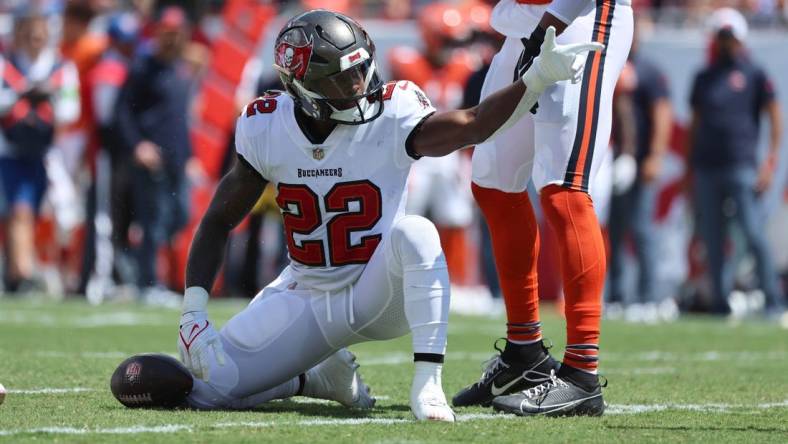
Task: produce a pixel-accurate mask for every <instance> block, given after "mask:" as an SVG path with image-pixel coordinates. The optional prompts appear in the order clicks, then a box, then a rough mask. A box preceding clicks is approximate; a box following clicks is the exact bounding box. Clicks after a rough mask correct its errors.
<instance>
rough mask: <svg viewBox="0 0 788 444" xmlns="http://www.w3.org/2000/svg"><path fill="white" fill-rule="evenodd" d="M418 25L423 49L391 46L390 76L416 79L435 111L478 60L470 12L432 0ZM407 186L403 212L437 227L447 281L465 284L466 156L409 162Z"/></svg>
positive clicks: (450, 105) (452, 105)
mask: <svg viewBox="0 0 788 444" xmlns="http://www.w3.org/2000/svg"><path fill="white" fill-rule="evenodd" d="M418 25H419V30H420V32H421V37H422V41H423V42H424V50H423V51H422V52H419V51H417V50H416V49H413V48H411V47H406V46H399V47H395V48H393V49H392V50H391V52H390V53H389V65H390V67H391V76H392V78H395V79H409V80H410V81H412V82H413V83H415V84H416V85H418V86H419V87H420V88H421V89H422V90H424V92H425V93H426V94H427V97H429V98H430V100H431V101H432V103H433V105H434V106H435V108H436V109H437V110H438V111H449V110H454V109H457V108H459V107H460V105H461V104H462V94H463V90H464V87H465V83H466V82H467V80H468V77H469V76H470V75H471V74H472V73H473V72H474V71H475V70H477V69H478V68H479V66H480V60H479V58H478V57H477V56H476V55H475V54H473V53H472V52H470V51H468V50H467V49H466V48H465V46H466V45H467V44H468V43H470V40H471V37H472V35H473V26H472V22H471V20H470V17H469V16H468V14H466V10H463V9H462V8H461V7H460V6H455V5H453V4H450V3H444V2H437V3H432V4H429V5H427V6H426V7H424V8H423V9H422V10H421V11H420V12H419V14H418ZM408 189H409V198H408V206H407V211H408V213H410V214H419V215H422V216H426V217H427V218H429V219H430V220H431V221H432V222H433V223H435V226H436V227H437V228H438V233H439V234H440V238H441V245H442V246H443V251H444V253H445V254H446V262H447V263H448V265H449V277H450V278H451V282H452V284H453V285H467V284H469V282H468V257H469V245H468V239H467V235H468V233H467V230H468V228H469V227H470V226H471V223H472V221H473V197H472V196H471V194H470V192H469V190H470V162H469V159H468V156H467V155H466V154H464V153H461V152H456V153H452V154H449V155H448V156H445V157H438V158H431V159H424V160H423V161H421V162H418V163H416V164H414V166H413V169H412V171H411V175H410V179H409V181H408Z"/></svg>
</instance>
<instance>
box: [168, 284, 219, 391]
mask: <svg viewBox="0 0 788 444" xmlns="http://www.w3.org/2000/svg"><path fill="white" fill-rule="evenodd" d="M207 305H208V292H207V291H205V289H204V288H200V287H189V288H187V289H186V292H185V293H184V296H183V311H182V313H181V324H180V331H179V332H178V352H180V355H181V361H183V365H185V366H186V368H188V369H189V371H191V372H192V374H193V375H194V376H195V377H196V378H199V379H202V380H204V381H207V380H208V379H209V377H210V367H211V356H210V355H211V354H213V355H214V358H215V361H216V363H217V364H218V365H220V366H223V365H224V349H223V348H222V340H221V338H220V337H219V333H217V332H216V329H214V328H213V325H212V324H211V323H210V321H208V313H207V312H206V311H205V309H206V306H207Z"/></svg>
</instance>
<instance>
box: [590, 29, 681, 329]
mask: <svg viewBox="0 0 788 444" xmlns="http://www.w3.org/2000/svg"><path fill="white" fill-rule="evenodd" d="M616 89H617V97H616V99H614V100H615V104H614V106H615V105H619V104H620V106H617V107H616V108H617V109H616V111H617V112H616V113H615V115H616V116H622V117H621V118H619V119H616V120H615V123H614V126H619V131H627V130H629V131H633V132H634V137H633V139H634V140H633V142H634V146H631V147H630V146H628V145H629V143H628V142H625V143H624V146H625V149H624V150H623V151H622V153H621V154H619V158H618V159H617V162H618V163H619V164H620V162H622V161H626V162H630V163H633V164H635V166H636V176H635V178H634V183H632V184H631V185H630V186H628V187H625V188H624V189H619V190H616V192H615V193H614V194H613V198H612V202H611V206H610V217H609V218H608V233H609V239H610V271H609V273H610V275H609V281H608V284H609V285H608V288H609V289H610V298H609V300H608V303H609V305H608V306H607V307H606V308H605V312H606V313H610V312H614V311H621V307H622V306H625V307H627V310H626V315H627V319H628V320H631V321H648V322H653V321H656V320H658V318H659V316H660V313H663V314H664V320H670V318H671V317H672V316H673V314H675V313H676V310H677V309H676V306H675V302H674V301H673V299H672V298H668V299H665V300H662V298H661V297H660V296H659V295H658V294H656V290H657V289H658V285H657V279H656V278H657V276H656V272H657V248H658V242H659V240H658V239H657V232H656V230H655V229H654V223H655V215H656V204H657V197H658V193H659V188H658V185H657V179H658V178H659V176H660V173H661V171H662V162H663V156H664V154H665V152H666V150H667V147H668V144H669V142H670V133H671V130H672V123H673V121H672V119H673V116H672V111H671V105H670V92H669V90H668V84H667V79H666V78H665V75H664V74H663V73H662V72H661V70H660V69H659V68H658V67H657V66H656V65H655V64H654V63H652V62H651V61H650V60H648V59H646V58H645V57H643V56H642V55H640V54H639V53H638V52H637V39H636V38H635V39H634V40H633V44H632V49H631V50H630V52H629V60H628V61H627V64H626V66H625V67H624V70H623V71H622V74H621V78H619V81H618V85H617V87H616ZM622 101H628V102H629V104H627V105H624V104H622V103H621V102H622ZM614 119H615V117H614ZM622 125H624V126H626V125H629V126H633V127H632V128H631V129H625V128H620V126H622ZM622 156H624V157H623V158H622ZM628 234H631V235H632V241H633V244H634V247H635V255H636V258H637V265H638V280H637V287H636V291H635V295H636V296H635V297H634V298H632V297H629V295H628V294H627V293H628V292H627V291H626V289H625V288H624V281H623V270H624V261H625V259H626V258H627V254H626V252H625V250H626V238H627V235H628ZM661 303H664V306H665V307H664V308H663V310H662V311H660V310H659V306H658V305H659V304H661ZM671 303H672V306H671ZM616 304H617V306H618V310H616Z"/></svg>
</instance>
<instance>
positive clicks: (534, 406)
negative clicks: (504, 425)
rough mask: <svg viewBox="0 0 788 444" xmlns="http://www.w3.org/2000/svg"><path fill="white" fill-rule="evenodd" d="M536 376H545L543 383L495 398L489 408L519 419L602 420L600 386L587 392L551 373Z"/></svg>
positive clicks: (602, 405) (603, 409) (603, 406)
mask: <svg viewBox="0 0 788 444" xmlns="http://www.w3.org/2000/svg"><path fill="white" fill-rule="evenodd" d="M537 376H547V381H545V382H544V383H542V384H540V385H537V386H535V387H531V388H529V389H527V390H523V391H521V392H519V393H515V394H512V395H507V396H499V397H497V398H495V399H494V400H493V402H492V405H493V408H494V409H495V410H496V411H502V412H506V413H514V414H515V415H519V416H534V415H545V416H602V413H604V411H605V402H604V400H603V399H602V387H603V386H602V385H600V384H599V383H598V382H597V384H596V385H595V386H594V387H593V388H591V389H590V390H588V389H585V388H583V387H580V386H579V385H578V384H577V383H575V382H573V381H572V380H570V379H568V378H562V377H559V376H558V375H556V374H555V372H554V371H551V372H550V374H549V375H537ZM604 386H607V381H605V384H604Z"/></svg>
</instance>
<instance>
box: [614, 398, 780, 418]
mask: <svg viewBox="0 0 788 444" xmlns="http://www.w3.org/2000/svg"><path fill="white" fill-rule="evenodd" d="M782 407H788V399H787V400H785V401H782V402H770V403H764V404H717V403H708V404H622V405H617V404H613V405H610V406H608V407H607V409H606V410H605V415H632V414H638V413H650V412H662V411H665V410H688V411H694V412H712V413H731V412H734V411H740V410H768V409H773V408H782Z"/></svg>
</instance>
